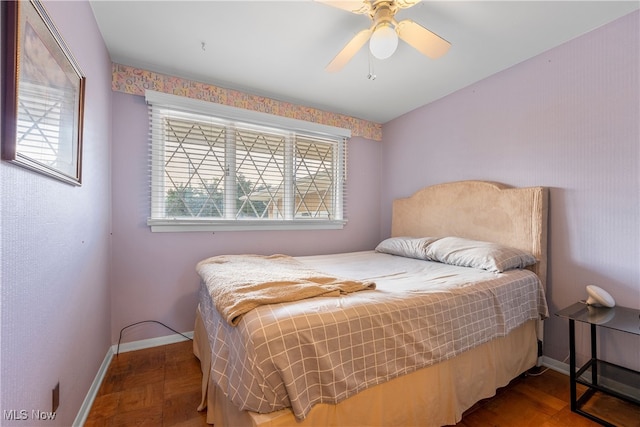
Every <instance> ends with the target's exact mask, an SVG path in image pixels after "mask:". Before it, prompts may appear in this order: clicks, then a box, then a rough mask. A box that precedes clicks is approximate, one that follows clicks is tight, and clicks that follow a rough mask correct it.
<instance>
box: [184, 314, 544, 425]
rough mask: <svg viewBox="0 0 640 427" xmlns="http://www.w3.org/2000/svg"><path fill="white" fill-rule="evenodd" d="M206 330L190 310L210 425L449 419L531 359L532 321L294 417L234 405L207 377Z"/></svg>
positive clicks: (436, 422)
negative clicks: (264, 412) (306, 413)
mask: <svg viewBox="0 0 640 427" xmlns="http://www.w3.org/2000/svg"><path fill="white" fill-rule="evenodd" d="M207 340H208V338H207V331H206V329H205V327H204V323H203V322H202V319H201V318H200V313H199V312H198V313H197V315H196V323H195V327H194V336H193V351H194V354H195V355H196V357H197V358H198V359H199V360H200V365H201V369H202V402H201V404H200V406H199V407H198V410H199V411H203V410H205V409H206V410H207V423H208V424H215V427H238V426H253V427H284V426H294V425H295V426H299V427H308V426H323V427H326V426H407V425H412V426H433V427H440V426H445V425H453V424H456V423H457V422H459V421H460V420H461V419H462V413H463V412H464V411H466V410H467V409H469V408H470V407H471V406H473V405H474V404H475V403H476V402H478V401H479V400H481V399H485V398H488V397H491V396H493V395H495V392H496V390H497V389H498V388H499V387H503V386H505V385H507V384H508V383H509V381H511V380H512V379H513V378H515V377H517V376H518V375H520V374H521V373H523V372H525V371H526V370H527V369H529V368H531V367H533V366H535V365H536V361H537V351H538V350H537V349H538V345H537V337H536V321H529V322H527V323H526V324H524V325H522V326H520V327H519V328H517V329H515V330H513V331H512V332H511V333H510V334H509V335H508V336H506V337H500V338H496V339H494V340H492V341H489V342H487V343H485V344H482V345H480V346H478V347H475V348H473V349H471V350H468V351H466V352H465V353H462V354H460V355H459V356H457V357H455V358H453V359H449V360H446V361H444V362H441V363H438V364H436V365H432V366H428V367H425V368H422V369H420V370H418V371H416V372H413V373H411V374H407V375H403V376H401V377H398V378H395V379H393V380H391V381H388V382H386V383H383V384H379V385H376V386H373V387H370V388H368V389H365V390H363V391H362V392H360V393H358V394H357V395H355V396H352V397H349V398H348V399H346V400H344V401H342V402H340V403H338V404H335V405H334V404H323V403H321V404H318V405H316V406H314V407H313V409H312V410H311V412H310V413H309V415H308V416H307V418H305V420H304V421H302V422H300V421H297V420H296V419H295V417H294V416H293V413H292V412H291V411H290V410H288V409H283V410H280V411H276V412H272V413H269V414H258V413H255V412H251V411H240V410H238V409H237V408H236V407H235V406H234V405H233V404H232V403H231V402H230V401H229V400H227V399H226V398H225V396H224V395H223V393H222V392H220V391H219V390H218V389H217V388H216V386H215V384H213V383H211V382H210V381H209V371H210V366H211V354H210V350H209V344H208V342H207Z"/></svg>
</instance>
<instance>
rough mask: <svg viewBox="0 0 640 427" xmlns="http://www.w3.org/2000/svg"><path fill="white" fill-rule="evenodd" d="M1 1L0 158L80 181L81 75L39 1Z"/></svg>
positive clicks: (69, 180)
mask: <svg viewBox="0 0 640 427" xmlns="http://www.w3.org/2000/svg"><path fill="white" fill-rule="evenodd" d="M1 3H2V8H3V10H2V17H3V21H4V22H3V23H2V24H3V25H2V27H3V28H4V31H5V32H4V34H3V35H2V38H3V46H2V55H3V69H2V75H3V85H4V87H3V98H4V99H3V100H2V107H3V110H4V111H5V113H4V114H3V117H2V125H3V126H2V159H3V160H7V161H10V162H12V163H14V164H17V165H19V166H21V167H25V168H28V169H31V170H34V171H36V172H39V173H42V174H45V175H48V176H50V177H53V178H56V179H58V180H61V181H64V182H67V183H69V184H73V185H81V183H82V129H83V115H84V91H85V80H86V78H85V76H84V75H83V74H82V71H81V70H80V67H79V66H78V64H77V63H76V61H75V59H74V58H73V55H72V54H71V52H70V50H69V48H68V47H67V45H66V44H65V42H64V40H63V39H62V37H61V36H60V33H59V32H58V30H57V29H56V27H55V25H54V24H53V22H52V21H51V18H49V15H48V14H47V12H46V10H45V9H44V7H43V5H42V4H41V3H40V2H39V1H38V0H28V1H2V2H1Z"/></svg>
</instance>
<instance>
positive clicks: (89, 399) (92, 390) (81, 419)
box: [73, 347, 114, 427]
mask: <svg viewBox="0 0 640 427" xmlns="http://www.w3.org/2000/svg"><path fill="white" fill-rule="evenodd" d="M113 354H114V353H113V351H112V350H111V347H109V348H108V349H107V354H106V355H105V356H104V360H103V361H102V364H101V365H100V368H99V369H98V373H97V374H96V377H95V378H94V379H93V383H91V387H89V391H88V392H87V395H86V396H85V398H84V401H83V402H82V406H80V410H79V411H78V415H76V419H75V420H74V421H73V426H74V427H81V426H83V425H84V423H85V422H86V421H87V417H88V416H89V411H91V406H92V405H93V401H94V400H95V399H96V396H97V395H98V390H99V389H100V385H101V384H102V380H103V379H104V376H105V375H106V374H107V369H109V365H110V364H111V359H113Z"/></svg>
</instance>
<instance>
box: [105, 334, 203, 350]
mask: <svg viewBox="0 0 640 427" xmlns="http://www.w3.org/2000/svg"><path fill="white" fill-rule="evenodd" d="M183 334H184V335H185V336H187V337H188V338H185V337H184V336H182V335H180V334H172V335H167V336H164V337H158V338H149V339H146V340H139V341H132V342H126V343H124V344H120V353H126V352H128V351H135V350H142V349H145V348H151V347H158V346H161V345H167V344H175V343H177V342H182V341H186V340H187V339H193V331H191V332H183ZM111 351H112V352H113V354H117V353H118V345H117V344H114V345H112V346H111Z"/></svg>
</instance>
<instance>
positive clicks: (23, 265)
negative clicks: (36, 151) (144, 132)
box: [0, 1, 111, 426]
mask: <svg viewBox="0 0 640 427" xmlns="http://www.w3.org/2000/svg"><path fill="white" fill-rule="evenodd" d="M45 7H46V9H47V10H48V11H49V14H50V16H51V18H52V19H53V21H54V22H55V24H56V26H57V27H58V29H59V31H60V33H61V34H62V36H63V37H64V39H65V41H66V42H67V44H68V46H69V48H70V49H71V51H72V52H73V53H74V56H75V58H76V60H77V62H78V63H79V65H80V67H81V68H82V70H83V72H84V74H85V75H86V77H87V87H86V102H85V116H84V118H85V124H84V155H83V184H82V187H73V186H71V185H68V184H64V183H61V182H59V181H55V180H52V179H50V178H47V177H45V176H42V175H38V174H35V173H33V172H30V171H27V170H26V169H22V168H18V167H16V166H14V165H11V164H8V163H6V162H0V183H1V184H0V189H1V193H0V203H1V205H0V216H1V218H2V223H1V228H0V233H1V236H0V246H1V254H2V259H1V268H0V277H1V286H2V289H1V292H2V302H1V307H2V308H1V311H2V326H1V346H0V347H1V353H0V354H1V358H2V359H1V365H2V366H1V386H0V387H1V390H0V395H1V396H2V397H1V407H0V410H1V411H2V415H0V416H1V417H2V421H0V423H2V425H30V426H31V425H39V424H38V422H36V421H35V420H33V419H31V411H32V410H42V411H51V399H52V389H53V387H54V386H55V385H56V383H57V382H58V381H59V382H60V407H59V408H58V411H57V414H56V418H55V420H54V421H42V422H41V423H40V424H42V425H45V424H46V425H47V426H69V425H71V424H72V422H73V420H74V419H75V417H76V415H77V413H78V410H79V408H80V406H81V404H82V402H83V400H84V398H85V396H86V394H87V391H88V390H89V387H90V385H91V383H92V381H93V379H94V377H95V375H96V372H97V371H98V368H99V366H100V364H101V363H102V361H103V359H104V357H105V354H106V353H107V349H108V348H109V346H110V344H111V335H110V331H111V329H110V323H109V319H110V310H111V306H110V297H111V295H110V289H109V260H110V236H109V233H110V217H111V212H110V198H111V189H110V146H109V142H110V133H111V73H110V71H111V64H110V59H109V56H108V53H107V51H106V48H105V46H104V42H103V41H102V37H101V35H100V34H99V32H98V28H97V24H96V22H95V20H94V17H93V12H92V10H91V8H90V6H89V3H87V2H57V1H56V2H49V1H47V2H45ZM3 78H4V76H3ZM9 410H18V411H19V410H26V411H28V416H29V417H30V419H29V420H28V421H15V422H11V421H7V420H6V419H4V418H5V416H4V411H9Z"/></svg>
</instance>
